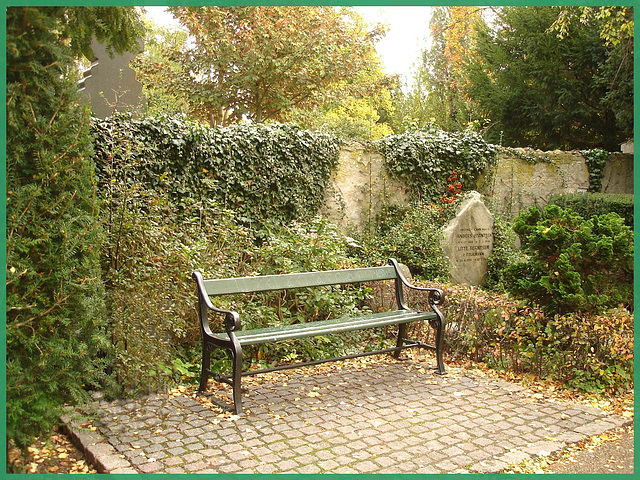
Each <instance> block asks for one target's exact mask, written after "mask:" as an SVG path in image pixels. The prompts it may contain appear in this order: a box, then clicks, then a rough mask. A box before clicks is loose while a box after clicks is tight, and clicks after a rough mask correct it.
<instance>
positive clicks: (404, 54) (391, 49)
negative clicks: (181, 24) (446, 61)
mask: <svg viewBox="0 0 640 480" xmlns="http://www.w3.org/2000/svg"><path fill="white" fill-rule="evenodd" d="M145 8H146V10H147V11H148V12H149V15H150V16H151V18H152V19H153V21H154V23H156V24H157V25H162V26H166V27H169V26H174V25H177V22H176V21H175V19H174V18H173V16H172V15H171V14H170V13H167V12H165V11H164V9H165V7H145ZM353 8H354V10H356V11H357V12H358V13H359V14H360V16H362V18H363V19H364V20H365V21H366V22H367V23H370V24H371V23H378V22H379V23H385V24H388V25H389V31H388V32H387V35H386V36H385V37H384V38H383V39H382V40H380V41H379V42H378V44H377V45H376V48H377V50H378V54H379V55H380V59H381V60H382V63H383V65H384V67H385V72H386V73H387V74H395V73H397V74H400V75H401V76H402V78H403V80H404V81H405V82H407V83H410V82H411V79H412V77H413V72H414V66H415V63H416V61H417V59H418V56H419V55H420V52H421V51H422V50H423V49H424V48H425V47H426V46H427V37H428V35H429V20H430V18H431V8H430V7H353Z"/></svg>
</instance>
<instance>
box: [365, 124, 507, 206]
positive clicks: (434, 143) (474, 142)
mask: <svg viewBox="0 0 640 480" xmlns="http://www.w3.org/2000/svg"><path fill="white" fill-rule="evenodd" d="M373 145H374V147H375V148H377V149H378V150H379V151H380V152H381V153H382V154H383V156H384V157H385V162H386V163H385V165H386V168H387V171H388V173H389V174H390V175H391V176H392V177H395V178H397V179H399V180H400V181H402V182H403V183H404V184H405V185H406V186H407V187H408V188H409V189H410V190H411V191H412V192H413V193H414V194H415V195H417V196H418V198H420V199H421V200H423V201H427V202H437V201H439V200H441V201H442V200H443V199H447V198H450V194H451V192H452V191H453V190H473V189H475V188H476V187H477V182H478V179H479V178H480V175H481V174H483V173H485V174H486V172H487V171H489V169H490V167H493V166H495V164H496V161H497V157H496V149H495V147H494V146H493V145H490V144H488V143H487V142H485V141H484V140H483V139H482V137H481V136H480V135H478V134H477V133H475V132H473V131H471V130H465V131H463V132H445V131H444V130H440V129H439V128H437V127H435V126H433V125H429V126H427V127H426V128H425V129H421V130H417V129H412V130H407V131H406V132H403V133H400V134H396V135H388V136H386V137H384V138H382V139H380V140H378V141H376V142H374V144H373ZM454 176H455V177H456V181H455V182H454V183H453V184H452V181H453V177H454ZM458 183H459V184H460V185H458Z"/></svg>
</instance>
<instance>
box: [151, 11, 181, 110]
mask: <svg viewBox="0 0 640 480" xmlns="http://www.w3.org/2000/svg"><path fill="white" fill-rule="evenodd" d="M143 21H144V25H145V30H146V35H145V39H144V49H145V55H146V58H147V61H149V62H161V61H163V56H162V52H163V50H164V49H166V48H171V49H178V50H180V49H184V48H186V45H187V38H188V34H187V32H186V31H185V30H183V29H170V28H165V27H162V26H159V25H155V24H154V23H153V21H151V20H148V19H144V20H143ZM167 67H168V68H169V69H170V70H171V71H177V70H178V69H179V68H180V67H179V65H175V64H174V65H171V64H169V65H168V66H167ZM142 88H143V92H144V96H145V100H146V107H147V109H146V115H147V116H151V117H153V116H158V115H172V114H185V115H186V114H187V113H188V112H189V104H188V103H187V102H186V100H185V98H184V97H182V96H176V95H171V94H169V93H167V92H166V91H165V90H164V89H163V88H162V87H159V86H157V85H156V84H154V83H150V82H144V83H143V87H142Z"/></svg>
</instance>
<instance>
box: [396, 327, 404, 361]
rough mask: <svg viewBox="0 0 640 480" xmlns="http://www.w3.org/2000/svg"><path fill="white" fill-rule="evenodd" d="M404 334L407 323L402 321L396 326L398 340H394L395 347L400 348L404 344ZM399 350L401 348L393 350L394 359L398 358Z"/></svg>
mask: <svg viewBox="0 0 640 480" xmlns="http://www.w3.org/2000/svg"><path fill="white" fill-rule="evenodd" d="M406 336H407V324H406V323H402V324H400V327H399V328H398V341H397V342H396V347H398V348H400V347H401V346H402V345H403V344H404V341H403V340H404V338H405V337H406ZM401 351H402V350H396V351H395V352H393V358H395V359H396V360H397V359H398V358H400V352H401Z"/></svg>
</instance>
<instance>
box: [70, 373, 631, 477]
mask: <svg viewBox="0 0 640 480" xmlns="http://www.w3.org/2000/svg"><path fill="white" fill-rule="evenodd" d="M290 372H291V373H290V374H289V377H288V380H287V382H286V384H283V383H270V382H269V383H263V384H261V385H256V384H247V390H248V391H247V394H246V395H245V397H244V408H245V411H246V413H245V415H243V416H239V417H238V416H232V417H231V418H228V416H227V418H225V417H224V416H219V415H220V414H219V411H216V410H214V409H208V408H205V407H203V405H202V403H200V402H199V401H197V400H196V399H194V398H190V397H188V396H174V395H169V394H158V395H152V396H149V397H145V398H142V399H139V400H136V401H134V402H133V401H125V402H122V401H121V402H105V401H99V402H95V403H94V404H92V405H90V406H88V408H87V409H86V410H87V412H86V413H87V414H88V413H90V412H91V413H93V414H94V415H95V414H96V412H97V415H98V419H97V420H95V421H94V425H93V426H94V428H95V431H93V432H92V433H91V434H86V433H83V432H86V430H77V429H73V428H71V430H72V432H73V433H74V434H75V435H76V436H77V438H78V440H79V443H81V444H82V447H83V448H84V449H85V451H87V452H88V453H89V458H90V459H91V461H92V462H93V463H94V464H95V465H96V467H97V468H98V470H99V471H101V472H105V473H107V472H108V473H134V472H137V473H160V472H164V473H227V474H230V473H249V474H255V473H298V474H304V473H309V474H315V473H360V474H368V473H463V472H478V473H497V472H499V471H501V470H502V469H504V468H506V467H507V466H508V465H512V464H517V463H520V462H521V461H523V460H526V459H530V458H534V457H536V456H546V455H549V454H551V453H553V452H555V451H557V450H560V449H562V448H564V447H566V446H567V445H568V444H569V443H574V442H577V441H580V440H581V439H584V438H585V437H587V436H590V435H598V434H600V433H603V432H605V431H607V430H609V429H613V428H615V427H617V426H621V425H624V424H625V423H626V422H627V420H626V419H624V418H622V417H619V416H616V415H612V414H608V413H605V412H602V411H600V410H598V409H595V408H591V407H588V406H584V405H574V404H569V403H565V402H561V401H549V400H542V399H536V398H533V396H531V395H528V394H527V391H526V389H524V388H523V387H521V386H519V385H513V384H510V383H507V382H504V381H500V380H496V379H492V378H487V377H482V376H475V375H473V374H471V373H466V374H465V373H456V374H449V375H446V376H437V375H435V374H434V373H433V372H432V371H431V370H424V369H421V368H415V367H411V366H410V365H409V364H405V363H402V362H396V363H387V362H384V363H382V362H381V363H380V364H375V363H370V364H369V365H366V366H364V367H362V366H353V367H352V366H351V365H350V364H347V363H345V364H344V366H343V368H342V369H341V370H338V371H334V372H331V373H320V374H318V375H317V376H309V375H308V374H304V373H303V371H302V370H299V371H298V370H292V371H290ZM585 473H588V472H585Z"/></svg>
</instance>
